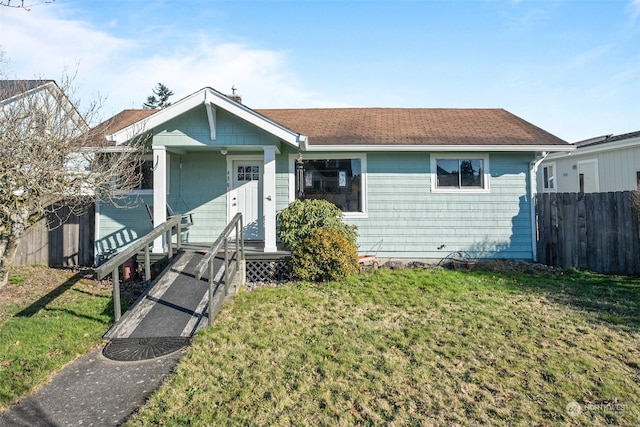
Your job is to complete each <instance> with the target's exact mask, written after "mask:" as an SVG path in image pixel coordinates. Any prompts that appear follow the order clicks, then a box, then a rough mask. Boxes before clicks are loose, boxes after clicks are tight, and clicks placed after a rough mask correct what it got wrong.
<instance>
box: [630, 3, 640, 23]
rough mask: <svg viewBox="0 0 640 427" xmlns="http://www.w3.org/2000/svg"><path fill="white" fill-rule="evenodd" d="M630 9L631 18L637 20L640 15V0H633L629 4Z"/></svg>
mask: <svg viewBox="0 0 640 427" xmlns="http://www.w3.org/2000/svg"><path fill="white" fill-rule="evenodd" d="M629 10H631V19H632V20H633V21H635V20H636V19H638V16H640V0H633V1H632V2H631V3H630V4H629Z"/></svg>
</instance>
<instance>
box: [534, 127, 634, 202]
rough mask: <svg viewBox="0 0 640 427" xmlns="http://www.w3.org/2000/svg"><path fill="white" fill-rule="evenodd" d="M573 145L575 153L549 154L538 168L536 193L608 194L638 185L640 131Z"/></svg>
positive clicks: (632, 188) (588, 140) (627, 189)
mask: <svg viewBox="0 0 640 427" xmlns="http://www.w3.org/2000/svg"><path fill="white" fill-rule="evenodd" d="M574 145H575V147H576V148H575V151H572V152H568V153H563V152H559V153H551V154H549V155H548V156H547V157H546V158H545V159H544V161H543V162H542V163H541V164H540V173H539V175H538V190H539V191H541V192H559V193H600V192H602V193H607V192H612V191H630V190H635V189H636V188H638V185H640V131H636V132H631V133H626V134H623V135H606V136H600V137H597V138H591V139H587V140H584V141H580V142H576V143H575V144H574Z"/></svg>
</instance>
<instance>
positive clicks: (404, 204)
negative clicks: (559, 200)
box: [349, 153, 532, 259]
mask: <svg viewBox="0 0 640 427" xmlns="http://www.w3.org/2000/svg"><path fill="white" fill-rule="evenodd" d="M530 160H531V156H530V155H527V154H524V155H513V154H510V155H506V154H493V153H492V154H490V156H489V161H490V171H491V182H490V185H491V191H490V193H488V194H455V193H446V194H442V193H432V192H431V175H430V172H431V171H430V157H429V154H428V153H394V154H381V153H370V154H369V155H368V156H367V164H368V176H367V188H368V218H363V219H352V220H349V222H350V223H353V224H356V225H357V226H358V230H359V233H360V238H359V246H360V252H361V253H369V252H377V255H378V256H379V257H382V258H428V259H440V258H444V257H446V256H447V255H449V254H451V253H455V252H466V253H468V254H469V256H471V257H474V258H475V257H491V258H496V257H497V258H524V259H531V258H532V249H531V214H530V205H529V200H528V197H527V188H528V187H527V186H528V178H527V177H528V163H529V161H530ZM439 248H441V249H439Z"/></svg>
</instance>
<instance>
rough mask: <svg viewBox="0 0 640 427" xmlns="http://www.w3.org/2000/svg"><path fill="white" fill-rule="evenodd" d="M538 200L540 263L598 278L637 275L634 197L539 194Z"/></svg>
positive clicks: (639, 248) (639, 258)
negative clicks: (572, 268) (589, 274)
mask: <svg viewBox="0 0 640 427" xmlns="http://www.w3.org/2000/svg"><path fill="white" fill-rule="evenodd" d="M536 199H537V200H536V215H537V220H538V260H539V261H540V262H541V263H543V264H547V265H552V266H557V267H562V268H568V267H575V268H580V269H586V270H591V271H595V272H599V273H610V274H639V273H640V238H639V234H638V213H637V211H636V209H635V208H634V206H633V202H632V192H630V191H624V192H616V193H588V194H583V193H543V194H538V195H537V196H536Z"/></svg>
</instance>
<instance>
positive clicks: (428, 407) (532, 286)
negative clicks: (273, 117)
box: [128, 270, 640, 426]
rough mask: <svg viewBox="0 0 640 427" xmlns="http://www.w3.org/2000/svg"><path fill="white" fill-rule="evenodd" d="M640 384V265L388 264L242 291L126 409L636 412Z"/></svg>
mask: <svg viewBox="0 0 640 427" xmlns="http://www.w3.org/2000/svg"><path fill="white" fill-rule="evenodd" d="M638 390H640V281H639V280H638V279H633V278H621V277H611V276H600V275H594V274H587V273H580V272H572V273H571V274H566V275H562V276H553V275H525V274H512V273H497V272H495V271H473V272H468V273H461V272H455V271H446V270H400V271H389V270H380V271H377V272H373V273H372V274H366V275H361V276H356V277H354V278H351V279H349V280H347V281H345V282H341V283H330V284H318V285H316V284H306V283H302V284H297V285H288V286H283V287H279V288H262V289H259V290H256V291H253V292H241V293H240V294H238V295H237V296H236V297H235V298H234V300H233V301H232V302H231V303H229V304H227V305H226V306H225V308H224V309H223V311H222V312H221V313H220V315H219V317H218V318H217V319H216V322H215V325H214V327H212V328H208V329H205V330H203V331H201V333H199V334H198V335H197V337H196V339H195V340H194V342H193V345H192V347H191V349H190V350H189V352H188V353H187V354H186V355H185V356H184V358H183V359H182V361H181V362H180V364H179V365H178V367H177V370H176V373H175V375H174V376H172V377H171V378H170V379H169V380H168V381H167V383H166V384H165V385H164V386H163V387H161V388H160V389H159V390H158V391H157V392H156V393H155V394H154V395H153V396H152V398H151V399H150V401H149V402H148V404H147V405H146V406H145V407H143V408H142V409H141V410H140V411H139V413H138V414H136V415H135V416H134V417H133V418H132V419H131V420H130V421H129V423H128V425H129V426H147V425H167V426H184V425H198V426H209V425H244V424H247V425H527V426H531V425H605V424H612V425H640V393H638ZM570 402H577V403H578V404H579V405H580V406H579V409H580V410H581V412H580V413H579V414H577V415H576V416H575V417H571V416H570V415H569V414H568V412H567V405H568V404H569V403H570ZM574 415H575V414H574Z"/></svg>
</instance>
